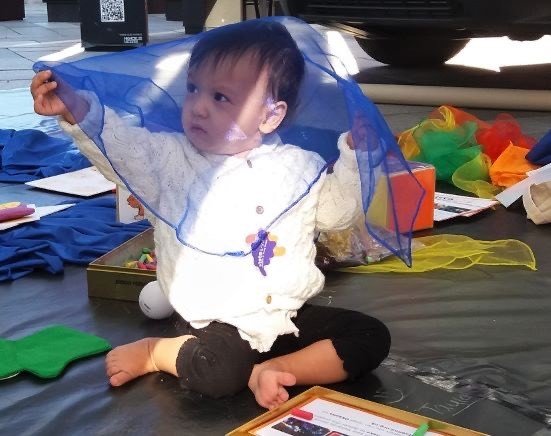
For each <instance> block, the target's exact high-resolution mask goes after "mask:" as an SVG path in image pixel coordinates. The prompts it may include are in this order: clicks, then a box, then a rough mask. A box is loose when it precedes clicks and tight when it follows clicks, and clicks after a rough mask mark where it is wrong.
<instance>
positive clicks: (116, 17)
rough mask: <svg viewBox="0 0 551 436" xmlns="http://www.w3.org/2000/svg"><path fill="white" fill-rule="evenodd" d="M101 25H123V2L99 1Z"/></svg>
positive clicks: (112, 0)
mask: <svg viewBox="0 0 551 436" xmlns="http://www.w3.org/2000/svg"><path fill="white" fill-rule="evenodd" d="M99 7H100V12H101V22H102V23H124V0H100V2H99Z"/></svg>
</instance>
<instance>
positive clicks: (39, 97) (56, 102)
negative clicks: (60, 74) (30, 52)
mask: <svg viewBox="0 0 551 436" xmlns="http://www.w3.org/2000/svg"><path fill="white" fill-rule="evenodd" d="M51 77H52V72H51V71H49V70H46V71H40V72H38V73H36V75H35V76H34V77H33V79H32V81H31V95H32V96H33V99H34V111H35V112H36V113H37V114H39V115H61V116H63V118H65V119H66V120H67V121H68V122H69V123H71V124H74V123H75V120H74V118H73V117H72V115H71V113H70V112H69V111H68V110H67V107H66V106H65V104H64V103H63V101H61V99H60V98H59V97H58V96H57V94H56V93H55V89H56V88H57V82H55V81H53V80H50V79H51Z"/></svg>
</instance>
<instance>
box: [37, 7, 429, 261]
mask: <svg viewBox="0 0 551 436" xmlns="http://www.w3.org/2000/svg"><path fill="white" fill-rule="evenodd" d="M281 26H283V27H284V28H285V29H286V30H287V31H288V33H289V34H290V35H291V37H292V39H293V40H294V43H295V44H296V47H298V50H299V52H300V56H301V57H302V60H301V61H302V71H300V70H301V66H300V65H298V66H297V65H294V64H293V63H292V62H291V61H289V60H288V59H289V57H288V56H287V53H283V54H282V55H281V56H280V58H279V60H277V61H276V62H273V59H274V57H273V56H277V53H275V54H274V53H268V54H265V53H264V52H263V49H262V48H261V49H257V51H256V53H254V56H253V59H256V60H258V62H257V65H254V63H255V62H252V63H251V66H250V68H251V69H254V68H258V66H260V67H263V66H266V65H267V68H266V69H267V70H268V71H269V72H271V73H272V76H271V77H269V78H268V82H269V83H270V82H271V85H269V86H268V88H269V89H268V91H269V92H268V94H270V95H268V98H267V99H266V106H267V107H268V108H269V106H270V104H273V103H274V101H276V102H277V101H278V100H284V101H287V103H288V110H287V116H286V117H285V119H284V122H283V123H282V124H281V125H280V127H279V128H278V129H277V131H276V133H277V136H275V135H268V137H267V138H265V142H268V143H269V144H272V145H274V146H278V145H277V144H281V143H283V144H287V143H288V144H293V145H295V146H298V147H301V148H303V149H306V150H309V151H314V152H316V153H318V154H319V155H320V156H321V157H322V160H320V162H323V163H322V164H320V165H319V166H318V168H317V171H316V173H315V174H313V173H312V174H296V177H293V178H292V180H289V181H288V182H289V184H292V185H293V186H292V190H291V191H290V193H289V195H287V200H286V203H285V204H281V205H279V209H278V210H277V211H275V212H274V211H272V213H270V214H264V216H263V218H262V219H264V220H265V222H264V223H263V225H262V230H263V231H266V232H268V231H269V230H270V227H271V226H273V225H274V223H276V222H277V221H278V220H279V219H280V218H281V217H282V216H284V214H285V213H286V212H287V211H289V210H291V209H292V208H293V206H294V205H295V204H297V202H299V201H300V199H301V198H303V197H304V196H306V195H308V192H309V191H310V188H311V187H312V186H313V185H314V184H315V183H316V181H317V180H318V179H319V177H320V175H321V174H322V173H323V172H326V171H329V172H330V171H331V166H332V165H333V163H334V162H335V161H336V160H337V159H338V158H339V149H338V148H337V141H338V138H339V136H340V135H341V134H342V133H343V132H347V131H351V135H352V139H353V140H354V144H356V147H355V152H356V158H357V163H358V168H359V176H360V180H361V201H362V207H363V212H364V218H365V224H366V227H367V229H368V232H369V233H370V234H371V236H373V237H374V238H375V239H377V240H378V241H379V242H381V243H382V244H384V245H385V246H387V247H388V248H389V249H391V250H392V251H393V252H394V253H395V254H396V255H397V256H399V257H400V258H401V259H402V260H403V261H404V262H405V263H406V264H410V262H411V249H410V243H411V228H412V226H413V222H414V220H415V217H416V214H417V211H418V208H419V205H420V202H421V199H422V197H423V195H424V191H423V189H422V187H421V186H420V185H419V183H417V181H416V179H415V178H414V177H413V175H412V174H411V172H410V170H409V166H408V163H407V161H406V160H405V159H404V158H403V155H402V153H401V151H400V149H399V147H398V146H397V144H396V139H395V137H394V135H393V134H392V132H391V131H390V129H389V127H388V126H387V124H386V122H385V120H384V119H383V117H382V116H381V114H380V113H379V111H378V109H377V108H376V107H375V105H374V104H373V103H372V102H371V101H370V100H369V99H368V98H366V97H365V96H364V95H363V93H362V91H361V90H360V88H359V87H358V85H357V83H356V82H355V81H354V79H353V78H352V77H350V76H349V75H348V73H347V71H346V68H345V66H344V64H343V62H342V61H341V60H340V59H339V57H338V56H337V55H336V54H335V53H334V52H333V51H332V47H331V46H330V45H329V43H328V40H327V39H326V38H325V36H324V34H323V33H322V32H318V31H317V30H315V29H314V28H312V27H311V26H309V25H308V24H306V23H304V22H302V21H300V20H298V19H295V18H291V17H271V18H266V19H261V20H250V21H245V22H242V23H238V24H232V25H227V26H224V27H220V28H216V29H213V30H210V31H208V32H204V33H202V34H198V35H195V36H191V37H187V38H183V39H179V40H175V41H170V42H165V43H161V44H155V45H150V46H147V47H141V48H137V49H133V50H129V51H125V52H117V53H110V54H106V55H100V56H93V57H88V58H84V59H80V60H76V61H72V62H38V63H37V64H35V66H34V69H35V71H39V70H44V69H49V70H51V71H52V72H53V78H54V80H56V81H57V82H58V88H57V91H56V92H57V94H58V95H59V96H60V98H61V99H62V100H63V101H64V103H65V105H66V106H67V107H68V109H69V110H70V112H71V113H72V114H73V116H74V117H75V119H76V120H77V122H78V123H79V125H80V127H81V129H82V130H83V131H84V132H85V133H86V135H87V136H88V137H89V138H90V139H91V140H92V141H94V142H95V144H96V145H97V146H98V148H99V149H100V150H101V152H102V153H103V154H104V155H105V156H106V157H107V158H108V159H109V161H110V163H111V165H112V166H113V168H114V170H115V172H116V173H117V174H118V175H119V177H120V178H121V180H122V181H123V182H124V183H125V185H126V186H127V187H128V188H129V189H130V191H131V192H132V193H133V194H134V195H135V196H136V197H137V198H138V199H139V200H140V202H142V203H143V204H144V205H145V206H146V207H147V208H148V209H149V210H150V211H151V212H152V213H153V214H154V215H155V216H156V217H157V218H158V219H160V220H163V221H164V222H166V223H167V224H168V225H170V226H171V227H173V228H174V231H175V232H176V234H177V237H178V239H179V240H180V242H182V243H183V244H187V245H189V246H191V247H193V248H195V249H198V250H201V251H205V252H209V253H212V254H215V255H235V256H242V255H249V254H250V253H251V249H250V246H249V247H248V248H247V246H243V245H240V244H238V243H236V245H233V242H232V238H226V239H223V240H220V241H213V242H212V244H208V247H207V246H197V245H195V243H194V241H192V240H191V238H190V234H191V233H190V232H191V230H192V229H193V227H194V225H195V222H194V221H195V220H197V219H198V215H197V213H196V212H197V211H198V210H199V209H200V203H201V202H202V201H206V200H207V197H208V195H209V190H208V189H205V190H204V192H203V195H204V198H198V197H197V195H194V198H185V196H184V197H183V198H179V199H178V201H179V204H180V205H181V208H180V210H179V211H178V213H174V209H173V208H172V209H170V210H169V209H168V208H167V207H165V205H164V204H163V203H162V202H160V201H159V195H158V194H159V192H160V191H162V190H163V189H165V186H163V185H162V183H164V182H162V181H161V180H162V179H161V178H157V179H156V178H152V179H151V180H153V182H149V184H148V186H144V183H143V182H142V179H143V174H134V173H132V172H129V171H125V167H124V166H123V165H121V164H120V163H119V160H118V159H116V158H114V153H115V151H114V150H110V149H109V145H108V144H104V141H103V140H102V132H103V130H104V128H105V120H106V117H108V112H109V111H110V110H112V111H114V112H115V113H116V115H118V118H119V119H120V120H122V121H121V122H124V123H126V124H127V125H128V126H130V127H133V128H134V127H135V128H144V129H147V131H149V132H151V133H152V134H158V133H163V134H169V135H181V134H182V133H183V134H186V135H187V133H189V132H185V131H184V130H185V129H184V124H185V123H183V122H182V114H183V113H185V108H186V101H187V100H188V99H189V98H190V97H189V96H190V92H193V91H194V89H191V91H190V85H189V83H188V73H189V72H190V71H193V70H194V69H196V70H197V71H202V70H201V66H204V65H206V64H209V62H210V63H212V62H214V63H215V64H218V65H220V64H223V63H224V62H232V61H233V60H234V59H236V57H235V56H233V55H226V49H225V47H224V43H223V41H228V40H231V39H232V38H233V39H235V38H236V35H237V37H238V38H240V39H241V40H242V42H243V44H244V45H243V46H244V47H246V46H247V44H248V42H247V41H250V40H252V39H257V40H259V39H262V38H263V35H265V34H269V32H270V31H271V29H272V28H274V27H276V28H277V27H281ZM213 41H214V43H213ZM220 41H222V42H220ZM274 44H275V43H274ZM210 46H214V47H218V49H217V50H215V51H216V55H215V56H214V57H212V59H214V61H212V62H211V61H210V60H208V59H207V60H205V59H204V57H207V58H208V56H209V54H208V53H203V52H204V51H205V50H206V49H209V47H210ZM259 47H265V48H266V50H269V47H270V44H265V45H264V46H262V44H260V45H259ZM210 49H212V47H210ZM244 50H245V51H246V49H244ZM267 59H268V60H267ZM269 59H272V61H271V62H272V63H271V64H270V61H269ZM276 59H277V58H276ZM190 62H191V67H190ZM293 69H294V70H296V71H294V72H293ZM289 71H291V73H293V74H298V75H302V80H300V79H299V80H298V81H297V83H296V84H295V85H298V86H297V89H296V90H293V89H292V86H291V85H292V84H291V85H289V84H287V85H288V86H287V88H289V86H291V87H290V88H289V89H288V90H287V91H285V86H283V87H282V86H281V84H280V83H278V80H279V79H280V78H281V77H283V76H282V75H284V73H285V72H289ZM281 80H283V79H281ZM274 83H275V85H274ZM270 86H271V87H270ZM278 86H279V88H277V87H278ZM274 87H276V88H277V89H279V90H281V89H283V91H281V93H283V94H284V93H285V92H288V94H287V95H274V94H277V92H278V91H277V90H276V89H275V88H274ZM293 94H296V98H294V99H293ZM83 96H84V97H83ZM222 97H224V96H222ZM222 97H220V98H222ZM217 98H218V97H217ZM91 101H93V102H95V103H96V104H97V108H96V109H94V110H93V109H91V107H90V104H91ZM237 121H238V120H236V123H237ZM237 124H239V123H237ZM232 129H233V128H232ZM245 136H246V135H245ZM235 138H238V139H237V140H240V141H244V140H246V139H248V138H246V137H244V136H243V131H242V130H240V129H237V131H234V130H232V131H231V132H228V134H227V135H226V140H228V141H232V140H236V139H235ZM162 146H163V143H162V141H161V142H160V143H159V145H158V147H162ZM135 158H136V157H135V156H131V155H129V156H128V159H135ZM149 170H150V169H149V163H147V162H144V163H143V171H144V172H146V171H149ZM297 171H298V169H297ZM198 174H199V176H200V177H202V178H203V182H205V183H206V185H205V186H207V188H208V186H209V180H208V178H209V177H212V178H213V180H214V179H215V178H216V174H215V173H213V172H210V173H209V172H207V173H198ZM397 175H400V176H401V183H400V189H401V190H402V191H403V192H400V195H399V197H400V199H401V202H400V203H398V202H397V201H396V198H397V197H398V196H397V195H396V193H395V192H394V191H393V189H395V186H396V185H395V184H394V183H393V178H394V177H396V176H397ZM267 177H269V175H268V174H267ZM155 180H159V184H157V185H156V184H155V182H154V181H155ZM376 194H377V195H376ZM236 195H238V193H236ZM373 198H376V201H372V200H373ZM404 199H407V200H404ZM226 212H227V215H226V213H225V214H224V216H220V217H218V219H219V222H220V224H222V223H223V222H224V220H228V219H231V215H232V214H234V213H235V214H236V216H238V215H239V213H240V212H239V211H238V210H237V211H234V210H227V211H226Z"/></svg>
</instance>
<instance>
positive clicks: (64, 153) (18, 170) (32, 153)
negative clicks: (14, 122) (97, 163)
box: [0, 129, 90, 182]
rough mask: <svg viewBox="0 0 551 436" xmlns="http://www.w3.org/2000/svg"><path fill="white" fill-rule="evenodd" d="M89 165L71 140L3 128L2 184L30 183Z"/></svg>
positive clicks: (0, 150) (0, 151) (0, 137)
mask: <svg viewBox="0 0 551 436" xmlns="http://www.w3.org/2000/svg"><path fill="white" fill-rule="evenodd" d="M89 166H90V162H89V161H88V159H87V158H86V157H85V156H84V155H82V154H81V153H80V151H79V150H78V149H77V148H76V146H75V145H74V143H73V141H72V140H71V139H67V138H60V137H54V136H50V135H47V134H46V133H44V132H41V131H40V130H35V129H26V130H13V129H0V182H28V181H29V180H36V179H41V178H43V177H51V176H56V175H58V174H63V173H67V172H70V171H76V170H80V169H82V168H86V167H89Z"/></svg>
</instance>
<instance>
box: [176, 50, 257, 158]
mask: <svg viewBox="0 0 551 436" xmlns="http://www.w3.org/2000/svg"><path fill="white" fill-rule="evenodd" d="M252 62H254V61H253V60H252V59H247V56H245V57H244V58H243V59H241V60H240V61H239V62H236V63H234V64H233V65H232V63H231V62H227V61H222V62H221V63H220V64H218V65H216V66H214V65H212V63H211V62H208V61H206V62H204V63H203V64H201V65H199V67H198V68H193V69H191V70H190V72H189V75H188V82H187V95H186V99H185V103H184V110H183V114H182V117H183V126H184V131H185V134H186V136H187V137H188V139H189V140H190V141H191V143H192V144H193V145H194V146H195V147H196V148H197V149H198V150H199V151H202V152H207V153H212V154H227V155H235V154H239V153H243V152H246V151H248V150H251V149H253V148H255V147H257V146H258V145H260V143H261V141H262V135H261V132H260V131H259V126H260V124H261V123H262V120H263V119H265V117H266V114H267V112H268V102H267V93H266V89H267V81H268V75H267V73H266V72H265V71H263V72H262V73H261V74H260V76H259V75H258V73H257V70H256V68H255V67H254V66H253V67H251V65H254V64H253V63H252Z"/></svg>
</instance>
